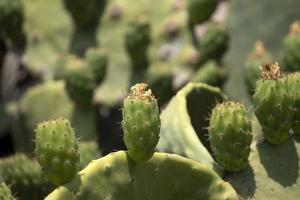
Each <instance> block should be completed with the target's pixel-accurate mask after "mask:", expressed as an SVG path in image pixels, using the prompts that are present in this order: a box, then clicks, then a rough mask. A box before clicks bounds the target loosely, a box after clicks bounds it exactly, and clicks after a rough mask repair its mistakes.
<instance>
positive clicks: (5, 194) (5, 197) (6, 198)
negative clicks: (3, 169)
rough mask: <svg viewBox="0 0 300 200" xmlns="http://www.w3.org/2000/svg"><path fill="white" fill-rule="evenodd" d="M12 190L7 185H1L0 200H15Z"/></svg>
mask: <svg viewBox="0 0 300 200" xmlns="http://www.w3.org/2000/svg"><path fill="white" fill-rule="evenodd" d="M14 199H15V198H14V197H13V195H12V194H11V191H10V188H9V187H8V186H7V185H6V184H5V183H0V200H14Z"/></svg>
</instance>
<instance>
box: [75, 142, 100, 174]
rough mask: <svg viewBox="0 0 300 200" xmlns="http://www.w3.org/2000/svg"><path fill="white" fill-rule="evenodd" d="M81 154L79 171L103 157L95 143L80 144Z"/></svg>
mask: <svg viewBox="0 0 300 200" xmlns="http://www.w3.org/2000/svg"><path fill="white" fill-rule="evenodd" d="M79 152H80V164H79V169H80V170H81V169H84V168H85V167H86V166H87V165H88V164H89V163H90V162H91V161H92V160H95V159H98V158H100V157H101V152H100V150H99V148H98V145H97V143H96V142H94V141H89V142H80V143H79Z"/></svg>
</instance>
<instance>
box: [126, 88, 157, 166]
mask: <svg viewBox="0 0 300 200" xmlns="http://www.w3.org/2000/svg"><path fill="white" fill-rule="evenodd" d="M146 88H147V85H146V84H144V83H140V84H136V85H134V86H132V87H131V89H130V94H129V95H128V97H126V98H125V99H124V105H123V109H122V115H123V121H122V127H123V130H124V142H125V145H126V147H127V149H128V154H129V156H130V157H131V158H132V159H133V160H134V161H135V162H142V161H145V160H147V159H149V158H150V157H151V156H152V154H153V152H154V149H155V147H156V145H157V143H158V140H159V131H160V118H159V110H158V105H157V101H156V99H155V97H154V96H153V95H152V92H151V90H150V89H148V90H146Z"/></svg>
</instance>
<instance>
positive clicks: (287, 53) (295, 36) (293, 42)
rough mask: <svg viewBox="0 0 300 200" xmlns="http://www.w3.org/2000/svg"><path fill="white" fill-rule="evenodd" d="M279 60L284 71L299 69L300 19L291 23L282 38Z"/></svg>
mask: <svg viewBox="0 0 300 200" xmlns="http://www.w3.org/2000/svg"><path fill="white" fill-rule="evenodd" d="M281 62H282V63H281V64H282V69H283V70H284V71H289V72H294V71H298V70H300V20H299V21H296V22H294V23H293V24H292V25H291V27H290V32H289V34H288V36H287V37H286V38H285V39H284V45H283V49H282V52H281Z"/></svg>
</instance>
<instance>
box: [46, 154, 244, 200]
mask: <svg viewBox="0 0 300 200" xmlns="http://www.w3.org/2000/svg"><path fill="white" fill-rule="evenodd" d="M77 177H78V178H75V179H73V180H72V182H70V183H68V184H66V185H64V187H59V188H57V189H56V190H54V191H53V192H52V193H51V194H49V195H48V196H47V197H46V198H45V200H72V199H77V200H86V199H88V200H99V199H113V200H125V199H130V200H141V199H149V200H199V199H203V200H204V199H205V200H237V199H238V197H237V194H236V192H235V191H234V189H233V188H232V187H231V185H230V184H228V183H226V182H225V181H223V180H222V179H221V178H220V177H219V176H218V175H217V174H216V173H215V172H214V171H213V170H211V169H210V168H209V167H208V166H206V165H204V164H200V163H198V162H196V161H193V160H190V159H187V158H184V157H181V156H178V155H175V154H166V153H154V154H153V156H152V157H151V158H150V160H148V161H147V162H144V163H139V164H136V163H134V162H133V161H132V160H131V159H130V158H129V156H128V154H127V153H126V152H124V151H118V152H115V153H111V154H109V155H107V156H105V157H103V158H100V159H98V160H94V161H93V162H92V163H91V164H89V165H88V166H87V167H86V168H85V169H83V170H82V171H81V172H79V174H78V176H77ZM187 183H189V184H187Z"/></svg>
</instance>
